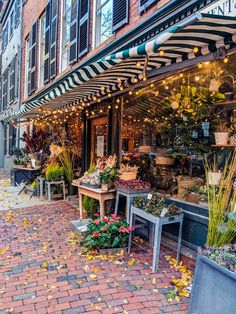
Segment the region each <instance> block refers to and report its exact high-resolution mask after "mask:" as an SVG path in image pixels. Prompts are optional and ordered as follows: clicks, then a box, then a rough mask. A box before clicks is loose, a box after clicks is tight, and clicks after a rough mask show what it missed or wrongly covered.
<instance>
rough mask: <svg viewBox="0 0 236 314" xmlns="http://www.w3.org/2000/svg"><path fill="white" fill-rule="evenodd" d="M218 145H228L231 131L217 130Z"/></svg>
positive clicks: (216, 140) (216, 139)
mask: <svg viewBox="0 0 236 314" xmlns="http://www.w3.org/2000/svg"><path fill="white" fill-rule="evenodd" d="M214 135H215V142H216V145H227V144H228V141H229V132H215V133H214Z"/></svg>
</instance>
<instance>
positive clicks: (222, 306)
mask: <svg viewBox="0 0 236 314" xmlns="http://www.w3.org/2000/svg"><path fill="white" fill-rule="evenodd" d="M223 313H225V314H233V313H236V274H235V273H233V272H231V271H230V270H228V269H226V268H224V267H222V266H220V265H218V264H217V263H215V262H213V261H212V260H210V259H209V258H207V257H205V256H201V255H198V257H197V264H196V270H195V275H194V281H193V287H192V293H191V300H190V306H189V314H223Z"/></svg>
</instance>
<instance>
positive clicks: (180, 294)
mask: <svg viewBox="0 0 236 314" xmlns="http://www.w3.org/2000/svg"><path fill="white" fill-rule="evenodd" d="M179 296H180V297H185V298H188V297H189V296H190V293H189V292H188V291H187V290H185V289H183V290H181V291H180V293H179Z"/></svg>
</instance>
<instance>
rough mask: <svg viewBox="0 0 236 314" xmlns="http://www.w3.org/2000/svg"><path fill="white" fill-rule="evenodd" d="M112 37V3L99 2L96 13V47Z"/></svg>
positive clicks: (109, 1) (100, 0) (108, 1)
mask: <svg viewBox="0 0 236 314" xmlns="http://www.w3.org/2000/svg"><path fill="white" fill-rule="evenodd" d="M111 35H112V1H111V0H98V2H97V12H96V40H95V42H96V46H98V45H99V44H101V43H102V42H104V41H105V40H107V39H108V38H109V37H110V36H111Z"/></svg>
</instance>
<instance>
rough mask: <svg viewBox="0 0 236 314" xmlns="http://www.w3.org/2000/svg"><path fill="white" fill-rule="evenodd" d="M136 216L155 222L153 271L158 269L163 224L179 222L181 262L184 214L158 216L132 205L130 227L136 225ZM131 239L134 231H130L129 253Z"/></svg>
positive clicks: (178, 254) (178, 249)
mask: <svg viewBox="0 0 236 314" xmlns="http://www.w3.org/2000/svg"><path fill="white" fill-rule="evenodd" d="M135 216H139V217H141V218H143V219H145V220H147V221H149V222H151V223H153V224H154V233H155V235H154V248H153V260H152V270H153V272H156V271H157V270H158V262H159V256H160V247H161V234H162V226H164V225H169V224H174V223H179V234H178V244H177V262H179V257H180V249H181V241H182V227H183V219H184V214H181V215H178V216H170V217H156V216H154V215H152V214H149V213H147V212H145V211H144V210H143V209H141V208H138V207H135V206H133V205H132V206H131V214H130V227H133V226H135ZM131 240H132V232H130V235H129V245H128V252H129V253H130V250H131Z"/></svg>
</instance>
